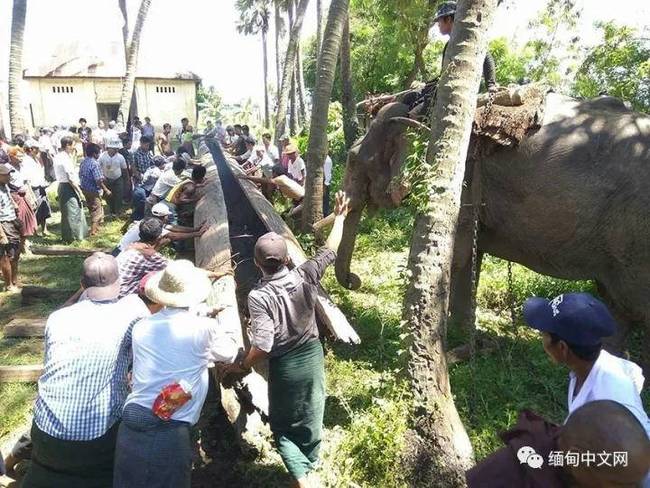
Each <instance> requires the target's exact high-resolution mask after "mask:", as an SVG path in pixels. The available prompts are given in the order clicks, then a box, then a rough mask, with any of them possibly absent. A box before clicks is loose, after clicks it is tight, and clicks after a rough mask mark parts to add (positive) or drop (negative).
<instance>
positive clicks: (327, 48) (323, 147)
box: [302, 0, 349, 231]
mask: <svg viewBox="0 0 650 488" xmlns="http://www.w3.org/2000/svg"><path fill="white" fill-rule="evenodd" d="M348 9H349V0H332V3H331V5H330V10H329V15H328V16H327V25H326V26H325V33H324V35H323V45H322V47H321V60H320V62H319V63H318V74H317V76H316V86H315V88H314V104H313V108H312V112H311V125H310V127H309V146H308V149H307V181H306V183H305V200H304V204H303V210H302V214H303V221H302V224H303V230H305V231H307V230H309V229H310V228H311V226H312V224H313V223H314V222H316V221H317V220H320V219H322V218H323V163H324V161H325V157H326V156H327V152H328V147H327V119H328V117H327V114H328V111H329V105H330V98H331V97H332V88H333V86H334V78H335V76H336V62H337V60H338V56H339V52H340V50H341V36H342V34H343V27H344V24H345V19H346V18H347V16H348Z"/></svg>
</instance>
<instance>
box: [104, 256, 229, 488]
mask: <svg viewBox="0 0 650 488" xmlns="http://www.w3.org/2000/svg"><path fill="white" fill-rule="evenodd" d="M211 288H212V286H211V283H210V280H209V278H208V274H207V272H205V271H204V270H202V269H199V268H195V267H194V265H193V264H192V263H191V262H190V261H185V260H179V261H173V262H170V263H169V265H168V266H167V267H166V268H165V269H164V270H163V271H160V272H158V273H155V274H153V275H151V277H149V279H148V280H147V283H146V285H145V290H144V291H145V295H146V297H147V298H148V299H149V300H151V301H152V302H154V303H158V304H160V305H163V306H164V307H165V308H163V309H162V310H161V311H160V312H158V313H156V314H154V315H152V316H150V317H147V318H145V319H143V320H141V321H140V322H138V323H137V324H136V325H135V326H134V328H133V387H132V392H131V394H130V395H129V396H128V398H127V400H126V405H125V407H124V412H123V414H122V423H121V424H120V428H119V432H118V436H117V446H116V450H115V457H116V459H115V472H114V485H113V486H120V487H135V486H173V487H179V488H189V486H190V477H191V470H192V447H191V441H190V427H191V426H192V425H194V424H196V422H197V421H198V419H199V416H200V414H201V408H202V407H203V402H204V401H205V398H206V395H207V392H208V368H209V367H210V366H211V365H212V364H214V363H222V364H231V363H233V362H234V361H235V360H236V359H237V357H238V354H239V344H238V342H237V338H236V332H235V331H234V329H233V328H232V327H230V324H225V323H221V322H220V321H219V320H217V319H213V318H212V319H211V318H207V317H197V316H196V314H195V313H192V312H191V311H190V309H191V308H193V307H196V306H198V305H200V304H201V303H203V302H204V301H205V300H206V299H207V298H208V295H209V294H210V291H211ZM143 446H147V449H143Z"/></svg>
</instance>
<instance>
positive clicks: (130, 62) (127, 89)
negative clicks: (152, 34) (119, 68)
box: [118, 0, 152, 124]
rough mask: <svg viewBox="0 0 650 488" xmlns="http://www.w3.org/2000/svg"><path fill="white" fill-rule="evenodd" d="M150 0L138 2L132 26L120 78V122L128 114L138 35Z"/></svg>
mask: <svg viewBox="0 0 650 488" xmlns="http://www.w3.org/2000/svg"><path fill="white" fill-rule="evenodd" d="M151 1H152V0H142V2H141V3H140V10H139V11H138V16H137V18H136V20H135V27H134V28H133V35H132V36H131V42H130V43H129V47H128V55H127V61H126V74H125V76H124V79H123V80H122V95H121V96H120V108H119V110H118V118H119V119H120V122H121V123H122V124H124V123H125V115H126V116H128V115H129V114H130V109H131V100H132V98H133V89H134V87H135V73H136V70H137V67H138V51H139V50H140V36H141V35H142V27H143V26H144V21H145V20H146V18H147V12H148V11H149V7H151Z"/></svg>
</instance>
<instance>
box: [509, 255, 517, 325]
mask: <svg viewBox="0 0 650 488" xmlns="http://www.w3.org/2000/svg"><path fill="white" fill-rule="evenodd" d="M512 283H513V279H512V261H508V308H509V309H510V321H511V322H512V329H513V330H515V329H516V328H517V312H516V311H515V290H514V287H513V285H512Z"/></svg>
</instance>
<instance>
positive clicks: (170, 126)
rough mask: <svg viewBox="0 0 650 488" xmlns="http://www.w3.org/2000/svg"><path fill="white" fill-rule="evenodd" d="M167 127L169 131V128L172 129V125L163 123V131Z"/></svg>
mask: <svg viewBox="0 0 650 488" xmlns="http://www.w3.org/2000/svg"><path fill="white" fill-rule="evenodd" d="M167 127H169V128H170V129H171V128H172V125H171V124H170V123H169V122H165V123H164V124H163V129H166V128H167Z"/></svg>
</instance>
